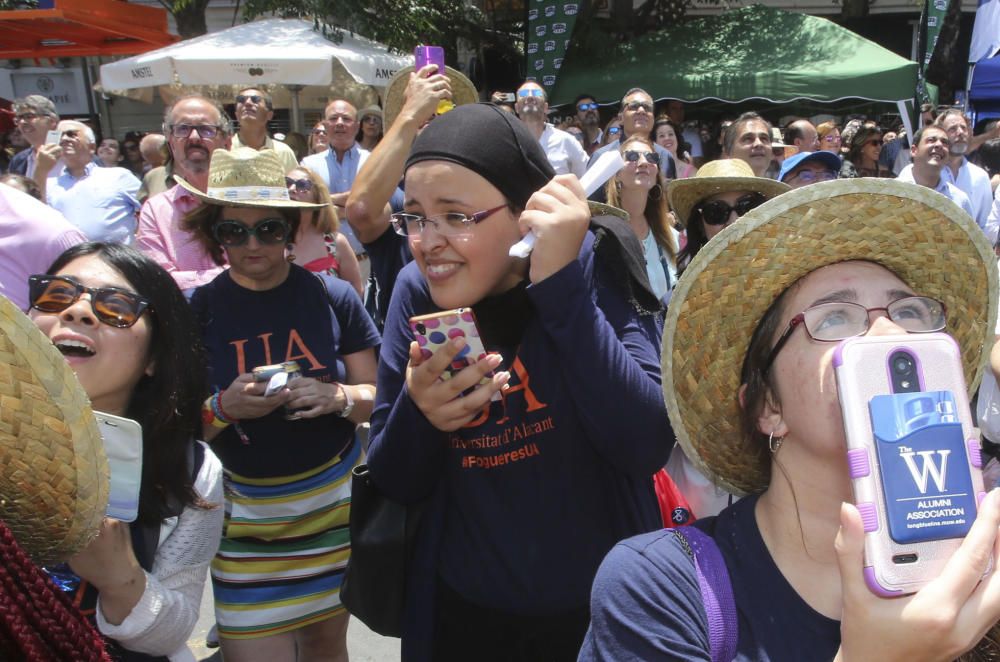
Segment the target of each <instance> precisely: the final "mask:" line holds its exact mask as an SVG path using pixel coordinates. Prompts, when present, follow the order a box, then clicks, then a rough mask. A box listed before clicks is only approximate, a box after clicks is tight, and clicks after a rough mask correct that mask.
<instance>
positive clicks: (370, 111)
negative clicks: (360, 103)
mask: <svg viewBox="0 0 1000 662" xmlns="http://www.w3.org/2000/svg"><path fill="white" fill-rule="evenodd" d="M369 115H374V116H375V117H377V118H379V119H382V109H381V108H379V107H378V106H374V105H372V106H366V107H365V108H362V109H361V111H360V112H359V113H358V121H359V122H362V121H364V119H365V118H366V117H368V116H369Z"/></svg>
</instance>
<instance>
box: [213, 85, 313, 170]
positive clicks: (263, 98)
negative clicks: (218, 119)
mask: <svg viewBox="0 0 1000 662" xmlns="http://www.w3.org/2000/svg"><path fill="white" fill-rule="evenodd" d="M272 119H274V102H273V101H272V100H271V95H270V94H268V93H267V92H266V91H264V90H259V89H257V88H256V87H248V88H246V89H244V90H241V91H240V93H239V94H237V95H236V121H237V122H238V123H239V127H240V128H239V131H237V132H236V133H235V134H234V135H233V146H232V147H231V148H230V149H231V150H233V149H236V148H238V147H251V148H253V149H256V150H258V151H260V150H262V149H273V150H274V151H275V153H277V155H278V159H279V160H280V161H281V166H282V167H283V168H284V169H285V172H289V171H291V170H294V169H295V168H297V167H298V166H299V161H298V159H296V158H295V152H294V151H292V148H291V147H289V146H288V145H286V144H285V143H283V142H281V141H280V140H275V139H274V138H272V137H271V136H269V135H267V123H268V122H270V121H271V120H272Z"/></svg>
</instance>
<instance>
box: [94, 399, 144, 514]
mask: <svg viewBox="0 0 1000 662" xmlns="http://www.w3.org/2000/svg"><path fill="white" fill-rule="evenodd" d="M94 418H96V419H97V428H98V429H99V430H100V431H101V437H102V438H103V439H104V452H105V453H106V454H107V456H108V470H109V471H110V473H111V476H110V479H111V480H110V483H111V489H110V490H109V491H108V509H107V516H108V517H114V518H115V519H117V520H121V521H122V522H134V521H135V519H136V517H138V516H139V489H140V488H141V487H142V427H141V426H140V425H139V424H138V423H137V422H135V421H133V420H132V419H129V418H122V417H121V416H114V415H113V414H105V413H104V412H100V411H95V412H94Z"/></svg>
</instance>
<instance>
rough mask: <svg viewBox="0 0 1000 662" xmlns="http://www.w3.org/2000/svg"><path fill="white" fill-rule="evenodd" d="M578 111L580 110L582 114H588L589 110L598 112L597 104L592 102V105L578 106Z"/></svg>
mask: <svg viewBox="0 0 1000 662" xmlns="http://www.w3.org/2000/svg"><path fill="white" fill-rule="evenodd" d="M576 109H577V110H579V111H580V112H581V113H583V112H586V111H588V110H597V104H596V103H593V102H591V103H581V104H580V105H578V106H577V107H576Z"/></svg>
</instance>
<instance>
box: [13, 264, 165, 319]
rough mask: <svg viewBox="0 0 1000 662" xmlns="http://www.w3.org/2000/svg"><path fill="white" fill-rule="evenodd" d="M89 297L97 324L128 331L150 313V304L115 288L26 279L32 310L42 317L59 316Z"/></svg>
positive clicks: (43, 276)
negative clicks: (80, 300) (79, 300)
mask: <svg viewBox="0 0 1000 662" xmlns="http://www.w3.org/2000/svg"><path fill="white" fill-rule="evenodd" d="M84 293H86V294H89V295H90V308H91V310H93V311H94V316H95V317H97V319H98V321H100V322H103V323H104V324H107V325H108V326H114V327H117V328H119V329H127V328H128V327H130V326H132V325H133V324H135V323H136V322H138V321H139V318H140V317H141V316H142V313H143V311H145V310H150V311H152V308H150V307H149V301H148V300H147V299H144V298H143V297H141V296H139V295H138V294H136V293H135V292H130V291H129V290H125V289H122V288H118V287H86V286H85V285H84V284H83V283H81V282H80V281H78V280H76V279H75V278H70V277H69V276H50V275H46V274H40V275H35V276H29V277H28V298H29V300H30V301H31V307H32V308H34V309H35V310H38V311H41V312H43V313H61V312H62V311H64V310H66V309H67V308H69V307H70V306H72V305H73V304H74V303H76V301H77V300H78V299H79V298H80V297H81V296H83V294H84Z"/></svg>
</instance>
